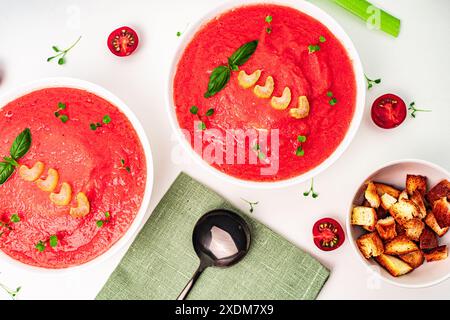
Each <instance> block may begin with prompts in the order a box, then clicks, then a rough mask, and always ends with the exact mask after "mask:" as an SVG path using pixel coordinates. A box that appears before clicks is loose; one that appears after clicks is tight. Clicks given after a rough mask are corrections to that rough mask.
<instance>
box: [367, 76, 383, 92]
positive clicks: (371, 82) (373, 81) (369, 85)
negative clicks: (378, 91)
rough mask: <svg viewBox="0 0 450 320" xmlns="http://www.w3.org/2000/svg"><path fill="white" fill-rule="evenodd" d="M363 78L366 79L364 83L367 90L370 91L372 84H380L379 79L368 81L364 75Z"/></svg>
mask: <svg viewBox="0 0 450 320" xmlns="http://www.w3.org/2000/svg"><path fill="white" fill-rule="evenodd" d="M364 77H365V78H366V81H367V90H370V89H371V88H372V87H373V85H374V84H380V83H381V79H375V80H372V79H369V77H368V76H366V75H365V74H364Z"/></svg>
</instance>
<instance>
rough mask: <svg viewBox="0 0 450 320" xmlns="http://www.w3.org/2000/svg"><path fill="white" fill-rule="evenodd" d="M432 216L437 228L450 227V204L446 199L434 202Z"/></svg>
mask: <svg viewBox="0 0 450 320" xmlns="http://www.w3.org/2000/svg"><path fill="white" fill-rule="evenodd" d="M433 215H434V217H435V218H436V221H437V223H438V224H439V227H441V228H445V227H450V203H448V201H447V197H445V198H441V199H439V200H436V201H435V202H434V205H433Z"/></svg>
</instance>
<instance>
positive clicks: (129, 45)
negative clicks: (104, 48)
mask: <svg viewBox="0 0 450 320" xmlns="http://www.w3.org/2000/svg"><path fill="white" fill-rule="evenodd" d="M138 43H139V38H138V35H137V33H136V31H134V30H133V29H131V28H129V27H121V28H118V29H116V30H114V31H113V32H111V34H110V35H109V37H108V48H109V50H110V51H111V52H112V53H114V54H115V55H116V56H119V57H125V56H129V55H130V54H132V53H133V52H134V50H136V48H137V46H138Z"/></svg>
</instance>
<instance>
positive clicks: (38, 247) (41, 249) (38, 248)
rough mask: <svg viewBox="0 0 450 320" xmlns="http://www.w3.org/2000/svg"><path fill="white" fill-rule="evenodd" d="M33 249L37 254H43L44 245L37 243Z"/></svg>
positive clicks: (40, 242)
mask: <svg viewBox="0 0 450 320" xmlns="http://www.w3.org/2000/svg"><path fill="white" fill-rule="evenodd" d="M35 248H36V249H37V251H39V252H44V250H45V243H44V242H42V241H39V242H38V243H37V244H36V246H35Z"/></svg>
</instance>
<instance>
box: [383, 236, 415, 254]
mask: <svg viewBox="0 0 450 320" xmlns="http://www.w3.org/2000/svg"><path fill="white" fill-rule="evenodd" d="M416 250H419V248H418V247H417V245H416V244H415V243H414V242H412V241H411V240H410V239H409V238H408V237H406V236H397V237H396V238H394V239H393V240H391V241H389V242H388V243H386V246H385V248H384V253H385V254H389V255H403V254H407V253H411V252H413V251H416Z"/></svg>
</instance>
